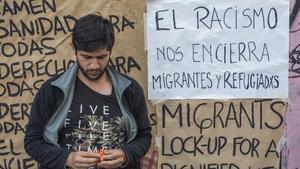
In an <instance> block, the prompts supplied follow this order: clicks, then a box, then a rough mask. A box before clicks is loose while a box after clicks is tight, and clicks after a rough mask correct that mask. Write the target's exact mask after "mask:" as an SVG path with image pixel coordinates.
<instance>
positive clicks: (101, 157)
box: [99, 148, 104, 161]
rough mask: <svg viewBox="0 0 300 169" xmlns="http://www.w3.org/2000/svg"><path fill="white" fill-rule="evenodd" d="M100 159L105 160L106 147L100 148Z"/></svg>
mask: <svg viewBox="0 0 300 169" xmlns="http://www.w3.org/2000/svg"><path fill="white" fill-rule="evenodd" d="M99 159H100V161H103V160H104V149H103V148H100V149H99Z"/></svg>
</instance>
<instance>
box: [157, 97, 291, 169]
mask: <svg viewBox="0 0 300 169" xmlns="http://www.w3.org/2000/svg"><path fill="white" fill-rule="evenodd" d="M285 106H286V103H285V101H282V100H273V99H261V100H234V101H227V102H224V101H218V100H184V101H183V100H175V101H172V102H169V101H167V102H162V103H160V104H158V105H157V107H156V108H157V116H158V128H157V129H158V131H157V132H158V133H157V136H158V139H157V140H158V142H157V145H158V152H159V159H158V168H160V169H178V168H185V169H192V168H194V169H195V168H197V169H262V168H265V169H266V168H270V169H278V168H280V167H279V154H278V152H277V149H276V148H277V147H276V146H277V142H278V140H279V138H280V135H281V131H282V126H283V114H284V112H285Z"/></svg>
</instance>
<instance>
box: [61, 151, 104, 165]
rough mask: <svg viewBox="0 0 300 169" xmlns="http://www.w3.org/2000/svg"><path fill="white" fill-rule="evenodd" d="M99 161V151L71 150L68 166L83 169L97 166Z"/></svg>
mask: <svg viewBox="0 0 300 169" xmlns="http://www.w3.org/2000/svg"><path fill="white" fill-rule="evenodd" d="M98 162H99V155H98V153H93V152H83V151H77V152H71V153H70V154H69V156H68V158H67V166H69V167H71V168H73V169H83V168H85V169H86V168H89V167H93V166H97V163H98Z"/></svg>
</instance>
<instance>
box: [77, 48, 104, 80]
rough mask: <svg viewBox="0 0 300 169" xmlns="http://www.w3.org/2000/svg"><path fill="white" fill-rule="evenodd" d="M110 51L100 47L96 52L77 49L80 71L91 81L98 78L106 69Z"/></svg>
mask: <svg viewBox="0 0 300 169" xmlns="http://www.w3.org/2000/svg"><path fill="white" fill-rule="evenodd" d="M109 57H110V52H109V51H108V50H107V49H98V50H96V51H94V52H86V51H82V50H79V51H77V62H78V64H79V71H80V72H81V73H82V75H84V76H85V77H86V78H87V79H89V80H91V81H96V80H98V79H99V78H100V77H101V76H102V75H103V74H104V73H105V71H106V68H107V65H108V62H109Z"/></svg>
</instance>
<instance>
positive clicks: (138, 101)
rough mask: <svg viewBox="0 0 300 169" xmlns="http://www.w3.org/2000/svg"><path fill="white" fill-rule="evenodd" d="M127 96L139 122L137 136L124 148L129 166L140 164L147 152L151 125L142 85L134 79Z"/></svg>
mask: <svg viewBox="0 0 300 169" xmlns="http://www.w3.org/2000/svg"><path fill="white" fill-rule="evenodd" d="M128 90H129V91H126V94H125V97H127V98H126V100H127V102H128V104H129V106H130V109H131V111H132V112H133V115H134V117H135V121H136V123H137V127H138V132H137V135H136V137H135V138H134V139H133V140H132V141H131V142H129V143H127V144H126V145H125V146H124V147H123V150H124V151H125V153H126V155H127V158H128V159H127V160H128V162H127V166H131V165H133V164H139V160H140V159H141V158H142V157H143V156H144V155H145V154H146V153H147V151H148V149H149V147H150V145H151V139H152V134H151V126H150V121H149V118H148V109H147V105H146V101H145V96H144V91H143V89H142V87H141V86H140V85H139V84H138V83H137V82H136V81H134V80H133V82H132V84H131V85H130V88H129V89H128Z"/></svg>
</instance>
